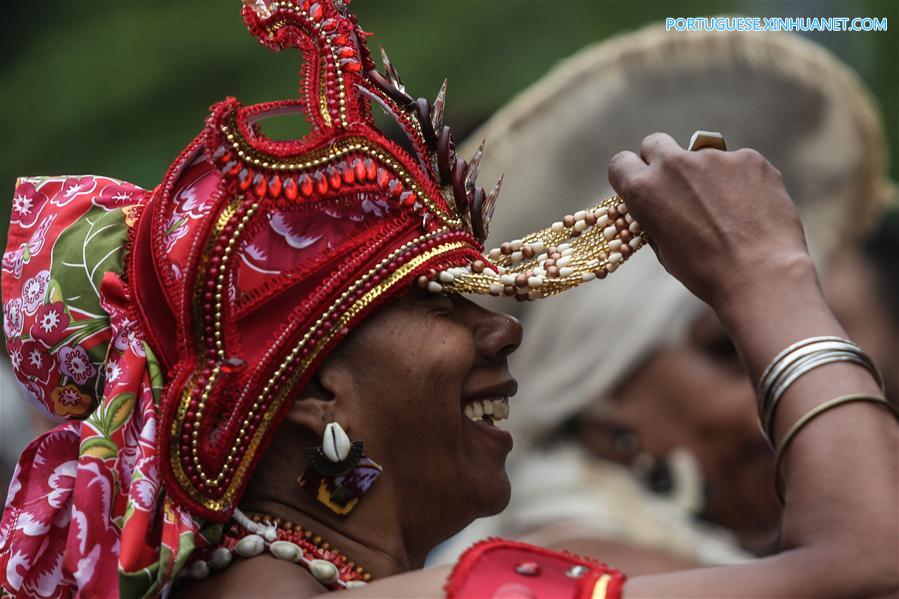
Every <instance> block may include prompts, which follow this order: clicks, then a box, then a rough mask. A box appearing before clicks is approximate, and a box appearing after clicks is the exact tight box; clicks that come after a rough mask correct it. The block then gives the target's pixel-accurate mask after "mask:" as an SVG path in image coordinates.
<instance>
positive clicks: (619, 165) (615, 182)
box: [609, 152, 649, 199]
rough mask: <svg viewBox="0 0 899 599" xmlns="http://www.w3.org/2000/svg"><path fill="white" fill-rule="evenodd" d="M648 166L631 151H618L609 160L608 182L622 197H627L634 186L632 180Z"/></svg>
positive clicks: (636, 178) (637, 177)
mask: <svg viewBox="0 0 899 599" xmlns="http://www.w3.org/2000/svg"><path fill="white" fill-rule="evenodd" d="M648 168H649V167H648V166H647V165H646V163H645V162H643V161H642V160H640V157H639V156H637V155H636V154H634V153H633V152H619V153H617V154H615V156H613V157H612V161H611V162H609V183H610V184H611V185H612V189H614V190H615V193H617V194H618V195H619V196H621V197H622V198H625V199H627V197H628V196H629V195H630V192H631V191H632V189H633V187H634V181H636V180H638V179H639V177H640V176H641V175H642V174H643V173H644V172H645V171H646V170H647V169H648Z"/></svg>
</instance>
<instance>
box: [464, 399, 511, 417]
mask: <svg viewBox="0 0 899 599" xmlns="http://www.w3.org/2000/svg"><path fill="white" fill-rule="evenodd" d="M465 416H466V417H467V418H468V419H469V420H473V421H475V422H481V421H482V420H483V419H485V418H484V417H485V416H487V417H489V420H491V421H493V422H496V421H498V420H505V419H506V418H508V417H509V398H508V397H503V398H500V399H477V400H474V401H472V402H470V403H468V404H466V405H465Z"/></svg>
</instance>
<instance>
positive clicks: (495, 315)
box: [476, 310, 524, 358]
mask: <svg viewBox="0 0 899 599" xmlns="http://www.w3.org/2000/svg"><path fill="white" fill-rule="evenodd" d="M523 334H524V333H523V330H522V328H521V323H520V322H518V319H517V318H515V317H513V316H510V315H508V314H502V313H500V312H490V311H487V310H484V316H483V319H482V320H481V322H480V323H479V326H478V328H477V332H476V341H477V344H478V349H479V350H480V351H481V352H482V353H483V354H484V355H485V356H488V357H491V358H496V357H502V358H504V357H506V356H508V355H509V354H511V353H512V352H514V351H515V350H516V349H518V347H519V346H520V345H521V338H522V336H523Z"/></svg>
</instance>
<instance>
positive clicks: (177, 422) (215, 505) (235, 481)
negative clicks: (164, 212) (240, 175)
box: [171, 206, 468, 511]
mask: <svg viewBox="0 0 899 599" xmlns="http://www.w3.org/2000/svg"><path fill="white" fill-rule="evenodd" d="M255 208H256V206H253V207H252V208H251V210H254V211H255ZM250 217H251V214H250V213H248V214H247V215H245V216H244V217H243V218H242V219H241V224H243V225H245V223H246V222H247V221H248V220H249V218H250ZM241 224H238V227H237V228H238V231H236V232H235V234H234V236H232V238H231V239H229V246H228V247H233V244H231V241H232V240H233V239H236V238H237V236H238V235H239V233H240V232H241V231H242V227H241ZM447 232H448V229H441V230H439V231H436V232H433V233H430V234H428V235H424V236H420V237H418V238H416V239H413V240H412V241H409V242H407V243H406V244H404V245H403V246H401V247H400V248H398V249H396V250H395V251H394V252H393V253H391V255H390V256H388V257H386V258H385V259H384V260H382V261H381V262H380V263H379V264H378V265H376V266H375V267H374V268H372V269H371V270H369V271H368V272H367V273H366V274H365V275H363V276H362V277H361V278H359V279H358V280H357V281H356V282H355V283H353V285H351V286H350V287H349V288H348V289H347V290H346V291H345V292H344V293H343V294H342V295H341V297H340V298H339V299H338V300H337V301H336V302H334V304H332V305H331V306H330V307H329V308H328V310H327V311H326V312H325V313H324V314H323V315H322V316H321V317H320V318H319V319H318V320H317V321H316V322H315V324H314V325H313V326H312V327H310V328H309V330H308V331H307V332H306V333H305V335H304V336H303V338H302V339H301V340H300V342H299V343H298V344H297V345H296V346H295V347H294V348H293V349H292V350H291V351H290V353H289V354H288V355H287V356H286V358H285V359H284V360H283V361H282V363H281V364H280V365H279V366H278V368H277V369H276V370H275V372H274V374H273V375H272V376H271V377H270V378H269V380H268V381H267V382H266V385H265V387H264V388H263V390H262V393H261V394H260V396H259V398H257V399H256V401H254V403H253V404H252V406H251V409H250V411H249V413H248V414H247V416H246V417H245V418H244V421H243V422H242V424H241V428H240V430H239V433H238V437H241V436H242V435H243V434H244V432H245V431H246V427H247V426H248V423H249V422H250V420H251V419H252V418H253V416H254V415H255V413H256V412H257V411H258V410H259V408H260V407H261V403H262V399H263V398H265V397H268V396H269V394H270V393H271V392H272V389H273V388H274V386H275V384H276V381H277V380H278V379H279V378H280V377H281V375H282V374H283V373H284V372H285V371H286V370H287V369H288V368H289V367H290V366H291V364H292V363H293V362H294V360H295V359H296V357H297V356H298V355H299V353H300V352H301V351H302V349H303V348H304V347H305V346H306V344H307V343H308V342H309V340H310V339H311V338H312V336H313V335H314V334H315V333H316V331H317V330H318V329H319V328H320V327H321V326H322V325H323V324H324V323H325V322H327V321H328V320H329V319H330V317H331V315H332V314H334V313H335V312H336V311H338V310H339V309H340V308H341V307H342V306H343V305H344V304H345V303H346V301H347V299H348V298H349V297H350V296H351V295H353V294H354V293H355V292H356V291H357V290H358V289H359V288H360V287H361V286H362V285H364V284H365V283H366V282H367V281H368V280H369V279H370V278H371V277H373V276H374V275H375V274H376V273H377V272H378V271H379V270H381V269H382V268H383V267H384V266H386V265H388V264H390V262H391V261H393V260H394V259H396V258H397V257H398V256H400V255H401V254H402V253H404V252H406V251H408V250H410V249H412V248H414V247H416V246H418V245H420V244H422V243H425V242H427V241H429V240H430V239H432V238H434V237H437V236H439V235H442V234H445V233H447ZM467 245H468V244H466V243H464V242H458V241H457V242H449V243H446V244H443V245H440V246H438V247H437V248H434V249H433V250H430V251H428V252H426V253H424V254H421V255H418V256H416V257H415V258H413V259H412V260H410V261H409V262H407V263H406V264H404V265H403V266H401V267H400V268H398V269H397V270H396V271H394V272H393V273H392V274H391V275H390V276H389V277H388V278H387V279H385V280H384V281H382V282H381V283H379V284H378V285H377V286H375V287H373V288H372V289H371V290H370V291H369V292H367V293H366V294H365V295H364V296H362V297H361V298H359V299H358V300H356V302H355V303H354V304H353V305H352V306H351V307H350V308H349V309H348V310H347V311H346V312H345V313H344V314H343V315H342V316H341V318H340V319H339V320H338V322H337V323H336V325H335V326H334V327H333V328H332V330H331V332H329V333H328V334H326V335H325V336H323V337H322V339H320V340H319V342H318V343H317V344H316V346H315V347H314V348H313V349H312V350H311V351H310V353H309V355H307V356H306V357H305V358H304V359H303V360H302V361H301V363H300V364H299V367H298V368H295V369H294V374H293V375H292V376H291V377H290V379H289V380H288V382H287V384H285V385H283V386H281V388H280V389H278V392H277V394H276V395H275V397H274V398H273V400H272V402H271V403H270V404H269V406H268V409H267V410H266V411H265V413H264V414H263V416H262V421H261V422H260V424H259V427H258V428H257V430H256V432H255V434H254V435H253V437H252V438H251V440H250V442H249V444H248V445H247V447H246V448H241V447H237V446H234V447H232V448H231V449H230V450H229V452H228V455H227V457H226V459H225V462H224V465H223V466H222V469H221V470H220V471H219V474H218V475H217V476H216V477H215V478H209V477H208V476H207V475H206V474H205V473H204V472H203V468H202V464H201V463H200V461H199V459H198V456H197V445H198V440H199V439H198V430H197V428H198V426H197V425H198V424H199V422H200V420H201V419H202V411H203V406H204V402H205V400H206V399H208V394H209V392H210V391H211V389H212V385H213V384H214V383H215V381H216V379H217V378H218V375H219V373H220V370H221V369H220V366H216V367H214V368H213V369H212V374H211V375H210V377H209V383H208V384H207V385H206V387H205V388H204V392H203V395H201V399H200V403H199V405H198V406H197V410H196V417H195V428H194V430H193V431H192V432H191V458H192V459H191V461H192V463H193V465H194V467H195V468H196V469H197V473H198V475H199V477H200V479H201V480H202V481H203V482H205V483H207V484H210V483H211V484H217V483H219V482H220V481H221V480H222V478H223V477H224V475H225V473H226V471H227V469H228V466H230V465H231V464H232V463H233V462H234V461H235V459H236V458H237V456H238V454H241V455H242V456H247V457H249V456H254V455H255V453H256V450H257V449H258V447H259V445H260V444H261V442H262V438H263V436H264V434H265V432H266V430H267V429H268V427H269V425H270V423H271V421H272V420H273V419H274V417H275V414H277V412H278V410H279V409H280V407H281V405H282V403H283V401H284V399H285V398H286V396H287V394H288V393H289V391H290V390H291V389H292V388H293V385H294V384H295V383H296V381H297V380H298V379H299V377H300V375H301V374H302V373H303V372H305V371H306V369H307V368H308V367H309V365H310V364H311V363H312V362H313V361H314V360H315V359H316V357H317V356H318V354H319V353H320V352H321V351H322V349H323V348H324V347H325V346H326V345H327V344H328V343H329V342H331V340H332V339H333V338H334V336H335V335H337V334H338V332H339V331H340V330H341V329H342V328H344V327H345V326H346V325H347V324H348V323H349V321H350V320H352V319H353V318H354V317H355V316H356V315H357V314H358V313H359V312H360V311H362V310H364V309H365V308H366V307H367V306H368V305H370V304H371V303H372V302H374V301H375V300H376V299H377V298H378V297H379V296H380V295H382V294H383V293H385V292H386V291H388V290H389V289H390V288H391V287H393V286H394V285H395V284H396V283H397V282H398V281H400V280H401V279H402V278H403V277H405V276H407V275H408V274H409V273H410V272H412V271H413V270H415V269H416V268H418V267H419V266H421V265H422V264H424V263H425V262H427V261H428V260H431V259H433V258H434V257H436V256H438V255H441V254H443V253H446V252H449V251H453V250H456V249H461V248H463V247H467ZM226 252H227V254H228V255H229V254H230V252H228V249H227V247H226ZM220 268H221V272H220V273H219V276H220V277H222V276H224V274H223V273H224V271H225V260H224V259H223V262H222V266H221V267H220ZM222 283H223V280H221V279H220V280H219V281H218V284H217V288H216V300H215V301H216V311H215V312H216V315H215V322H216V323H217V324H216V331H219V330H220V325H219V324H218V323H220V321H221V310H220V294H221V291H222V288H221V287H220V285H221V284H222ZM218 340H219V339H218V338H217V341H218ZM217 349H219V350H221V347H220V345H219V344H218V343H217ZM219 356H220V359H222V360H224V354H223V353H222V352H221V351H219ZM192 390H193V385H187V386H186V388H185V390H184V393H183V394H182V398H181V403H180V405H179V409H178V412H177V417H176V418H175V419H174V420H173V422H172V431H171V434H172V437H173V438H176V439H178V438H180V433H181V429H182V425H183V422H184V418H185V414H186V412H187V408H188V405H189V402H190V398H191V391H192ZM241 399H243V398H241ZM239 401H240V400H238V402H239ZM250 462H251V459H244V460H241V461H240V463H239V464H238V466H237V470H236V473H235V475H234V477H233V478H232V480H231V482H230V484H229V486H228V488H227V489H226V490H225V492H224V493H223V494H222V496H221V498H220V499H210V498H207V497H204V496H203V495H202V494H201V493H200V492H199V491H198V490H196V488H195V487H194V486H193V484H192V483H191V482H190V480H189V478H188V476H187V475H186V473H185V472H184V470H183V468H182V465H181V449H180V445H179V444H177V443H174V444H172V446H171V465H172V470H173V473H174V475H175V477H176V478H177V479H178V482H179V483H181V486H182V488H183V489H184V490H185V492H187V493H188V494H189V495H190V496H191V497H192V498H193V499H194V500H195V501H197V502H199V503H200V504H202V505H203V506H205V507H206V508H208V509H210V510H213V511H222V510H225V509H228V508H230V506H231V503H232V500H233V499H234V496H235V494H236V492H237V489H238V487H239V481H242V480H243V478H244V476H245V475H246V472H247V470H248V468H249V464H250Z"/></svg>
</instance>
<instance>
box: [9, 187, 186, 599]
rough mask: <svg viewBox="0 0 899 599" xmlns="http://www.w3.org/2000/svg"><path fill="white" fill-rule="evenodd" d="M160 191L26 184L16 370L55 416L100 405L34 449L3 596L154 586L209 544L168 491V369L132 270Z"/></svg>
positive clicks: (16, 279) (15, 257)
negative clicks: (129, 262) (137, 317)
mask: <svg viewBox="0 0 899 599" xmlns="http://www.w3.org/2000/svg"><path fill="white" fill-rule="evenodd" d="M149 196H150V194H149V192H147V191H145V190H143V189H140V188H138V187H136V186H134V185H131V184H129V183H124V182H122V181H117V180H115V179H111V178H108V177H93V176H87V177H43V178H28V179H21V180H19V182H18V184H17V187H16V191H15V194H14V196H13V212H12V219H11V225H10V233H9V249H8V251H7V252H6V253H5V254H4V255H3V288H2V291H3V316H4V318H3V323H4V333H5V335H6V339H7V346H8V349H9V352H10V357H11V359H12V364H13V368H14V370H15V372H16V376H17V378H18V381H19V383H20V384H21V386H22V388H23V390H24V392H25V394H26V395H27V396H28V397H29V398H30V399H31V400H32V402H33V403H34V405H35V406H36V407H37V408H38V409H40V410H41V411H42V412H44V413H46V414H48V415H50V416H51V417H56V418H58V419H60V418H78V417H83V416H84V415H87V414H89V415H88V416H87V418H86V419H84V420H81V421H71V422H65V423H63V424H60V425H59V426H57V427H56V428H54V429H53V430H51V431H49V432H48V433H45V434H44V435H41V436H40V437H38V438H37V439H35V440H34V441H33V442H32V443H31V444H30V445H29V446H28V447H27V448H26V449H25V451H24V452H23V454H22V457H21V460H20V462H19V466H18V467H17V469H16V472H15V475H14V477H13V480H12V483H11V485H10V488H9V494H8V497H7V504H6V509H5V511H4V513H3V519H2V521H0V581H2V585H0V586H2V592H0V594H6V593H9V594H11V595H14V596H22V597H54V598H55V597H69V596H75V595H79V596H83V597H117V596H120V593H121V596H123V597H140V596H145V595H148V594H150V595H153V594H156V593H158V592H159V591H161V590H162V589H163V587H164V585H165V584H166V583H167V582H168V581H169V580H171V578H172V576H173V574H174V572H175V570H176V569H177V567H178V566H180V564H181V563H182V562H183V561H184V560H185V559H186V556H187V555H188V554H189V553H190V551H189V550H190V549H191V548H192V546H193V543H194V542H195V538H196V539H200V540H201V541H202V540H203V536H202V535H200V536H197V535H196V534H195V533H197V532H199V527H200V525H199V524H198V523H197V522H195V521H194V519H193V518H192V517H191V516H190V514H188V513H186V512H184V511H183V510H182V509H181V508H179V507H178V506H176V505H173V504H171V503H169V501H168V500H166V499H164V496H163V495H161V494H160V493H159V485H160V478H159V471H158V467H157V443H156V436H157V428H156V427H157V425H156V411H155V408H154V403H155V402H156V401H157V399H158V397H159V393H160V391H161V388H162V373H161V372H160V369H159V366H158V364H157V361H156V359H155V357H154V356H153V353H152V351H151V350H150V349H149V347H147V346H146V345H145V344H144V342H143V341H141V337H140V336H139V334H138V331H137V327H136V323H135V321H134V319H133V318H131V317H130V316H129V309H128V306H129V298H128V295H127V290H126V285H125V283H124V281H123V275H122V273H123V258H124V253H125V252H126V251H127V248H128V245H129V238H130V236H131V234H132V229H133V227H134V225H135V223H136V219H137V216H138V214H139V213H140V211H141V209H142V208H143V206H144V204H145V203H146V202H147V200H148V198H149ZM185 218H189V217H185ZM177 227H178V223H177V222H173V223H172V228H173V230H177ZM97 398H99V400H98V399H97ZM157 514H161V515H162V519H163V521H162V522H159V521H157ZM110 555H118V560H111V559H109V556H110ZM117 580H118V584H116V581H117Z"/></svg>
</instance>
